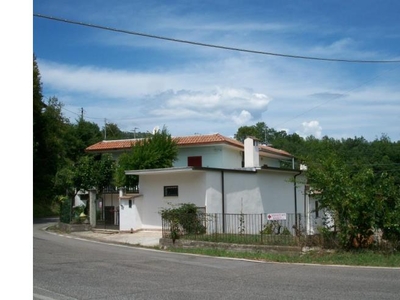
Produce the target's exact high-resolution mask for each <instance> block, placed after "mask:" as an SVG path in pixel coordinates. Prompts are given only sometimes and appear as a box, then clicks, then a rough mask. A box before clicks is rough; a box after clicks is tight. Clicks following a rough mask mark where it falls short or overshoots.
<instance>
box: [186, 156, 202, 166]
mask: <svg viewBox="0 0 400 300" xmlns="http://www.w3.org/2000/svg"><path fill="white" fill-rule="evenodd" d="M188 166H189V167H201V166H202V161H201V156H189V157H188Z"/></svg>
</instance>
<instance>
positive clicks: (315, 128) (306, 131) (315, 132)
mask: <svg viewBox="0 0 400 300" xmlns="http://www.w3.org/2000/svg"><path fill="white" fill-rule="evenodd" d="M301 125H302V129H301V130H300V131H299V132H298V134H299V135H300V136H302V137H307V136H310V135H312V136H314V137H316V138H320V137H321V136H322V127H321V126H320V125H319V122H318V121H310V122H303V123H301Z"/></svg>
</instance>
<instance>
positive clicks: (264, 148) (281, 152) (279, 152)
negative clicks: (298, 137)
mask: <svg viewBox="0 0 400 300" xmlns="http://www.w3.org/2000/svg"><path fill="white" fill-rule="evenodd" d="M259 150H260V152H267V153H273V154H277V155H283V156H288V157H292V156H293V155H291V154H290V153H289V152H286V151H284V150H280V149H276V148H272V147H270V146H265V145H259Z"/></svg>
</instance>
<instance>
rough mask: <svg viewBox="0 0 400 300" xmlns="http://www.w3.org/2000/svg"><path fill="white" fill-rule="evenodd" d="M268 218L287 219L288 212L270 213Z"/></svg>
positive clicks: (271, 219)
mask: <svg viewBox="0 0 400 300" xmlns="http://www.w3.org/2000/svg"><path fill="white" fill-rule="evenodd" d="M267 219H268V220H269V221H275V220H286V213H276V214H268V215H267Z"/></svg>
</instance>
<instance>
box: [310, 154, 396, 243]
mask: <svg viewBox="0 0 400 300" xmlns="http://www.w3.org/2000/svg"><path fill="white" fill-rule="evenodd" d="M307 166H308V170H307V174H306V175H307V180H308V184H309V185H310V187H311V188H312V189H313V190H316V191H318V192H319V193H316V194H315V196H314V197H315V198H316V199H317V200H318V201H319V203H320V209H327V210H329V211H330V212H332V213H333V217H334V220H335V226H336V227H337V232H338V236H339V240H340V242H341V245H342V246H343V247H344V248H347V249H349V248H352V247H367V246H369V241H370V237H371V236H372V234H373V233H374V230H375V229H381V230H383V232H384V236H386V237H387V238H389V239H391V240H396V239H397V240H398V239H399V237H400V234H399V233H400V217H399V215H400V196H399V188H398V186H396V185H395V183H394V180H393V178H392V177H390V176H388V175H387V174H382V175H381V176H377V174H375V173H374V172H373V170H372V169H371V168H369V167H365V166H364V167H360V168H359V169H355V168H353V166H352V165H348V164H346V163H345V162H343V161H342V160H341V159H340V158H339V157H338V156H337V155H334V154H331V155H330V156H329V157H326V158H324V159H319V160H318V161H316V160H310V161H308V162H307Z"/></svg>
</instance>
